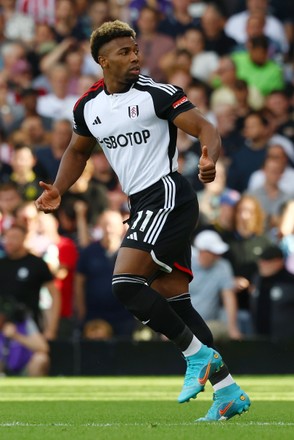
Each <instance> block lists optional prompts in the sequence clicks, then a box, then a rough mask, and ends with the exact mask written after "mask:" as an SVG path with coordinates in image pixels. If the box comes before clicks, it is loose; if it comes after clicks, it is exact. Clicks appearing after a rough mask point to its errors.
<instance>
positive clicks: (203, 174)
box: [198, 146, 216, 183]
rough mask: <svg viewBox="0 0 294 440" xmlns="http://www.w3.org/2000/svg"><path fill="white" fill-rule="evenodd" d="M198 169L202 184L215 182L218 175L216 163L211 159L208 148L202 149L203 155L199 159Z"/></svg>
mask: <svg viewBox="0 0 294 440" xmlns="http://www.w3.org/2000/svg"><path fill="white" fill-rule="evenodd" d="M198 169H199V174H198V177H199V180H200V181H201V182H202V183H209V182H213V181H214V179H215V174H216V170H215V163H214V161H213V160H212V159H211V157H209V155H208V149H207V147H206V146H203V147H202V154H201V157H200V159H199V164H198Z"/></svg>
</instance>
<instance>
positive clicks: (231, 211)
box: [212, 189, 241, 241]
mask: <svg viewBox="0 0 294 440" xmlns="http://www.w3.org/2000/svg"><path fill="white" fill-rule="evenodd" d="M240 197H241V194H240V193H238V191H235V190H233V189H227V190H226V191H224V192H223V193H222V195H221V197H220V201H219V210H218V216H217V218H216V219H215V221H214V222H213V225H212V226H213V229H214V230H215V231H216V232H218V234H219V235H220V236H221V237H222V238H223V240H224V241H227V239H228V237H230V236H231V234H232V232H233V230H234V225H235V205H236V204H237V202H238V201H239V200H240Z"/></svg>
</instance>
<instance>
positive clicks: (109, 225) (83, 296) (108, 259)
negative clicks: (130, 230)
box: [75, 210, 135, 338]
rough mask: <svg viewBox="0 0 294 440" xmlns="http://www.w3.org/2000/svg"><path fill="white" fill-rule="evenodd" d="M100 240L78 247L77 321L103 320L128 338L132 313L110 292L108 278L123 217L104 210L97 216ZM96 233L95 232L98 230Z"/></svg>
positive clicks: (119, 240)
mask: <svg viewBox="0 0 294 440" xmlns="http://www.w3.org/2000/svg"><path fill="white" fill-rule="evenodd" d="M97 228H99V234H100V239H99V240H94V241H93V242H92V243H90V244H89V246H87V247H86V248H84V249H83V250H81V253H80V257H79V261H78V266H77V274H76V280H75V284H76V286H75V292H76V306H77V315H78V318H79V321H80V322H81V323H83V324H87V322H89V321H92V320H93V319H103V320H105V321H106V322H108V323H109V324H110V325H111V327H112V328H113V332H114V333H113V334H114V336H116V337H128V338H131V336H132V334H133V331H134V329H135V320H134V318H133V316H132V315H131V314H130V313H129V312H128V311H127V310H126V309H125V308H124V307H123V305H122V304H121V303H120V302H119V301H118V300H117V298H115V296H114V295H113V294H112V288H111V280H112V273H113V268H114V263H115V259H116V256H117V251H118V249H119V246H120V244H121V240H122V237H123V233H124V225H123V222H122V216H121V214H120V213H119V212H118V211H112V210H106V211H104V212H103V213H102V214H101V215H100V216H99V217H98V219H97V223H96V229H97ZM97 232H98V231H97Z"/></svg>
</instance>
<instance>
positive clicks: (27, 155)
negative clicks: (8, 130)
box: [9, 144, 41, 200]
mask: <svg viewBox="0 0 294 440" xmlns="http://www.w3.org/2000/svg"><path fill="white" fill-rule="evenodd" d="M10 164H11V168H12V172H11V175H10V179H9V181H10V182H14V183H15V184H16V185H17V188H18V190H19V192H20V195H21V198H22V199H23V200H35V199H36V197H39V195H40V194H41V191H40V186H39V181H40V179H41V176H38V175H37V174H36V172H35V171H34V166H35V164H36V157H35V155H34V152H33V150H32V148H31V147H30V146H29V145H27V144H16V145H14V146H13V151H12V155H11V162H10Z"/></svg>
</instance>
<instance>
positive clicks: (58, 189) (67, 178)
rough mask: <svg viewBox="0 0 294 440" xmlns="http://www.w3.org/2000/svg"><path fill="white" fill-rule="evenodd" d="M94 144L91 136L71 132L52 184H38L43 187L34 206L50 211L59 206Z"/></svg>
mask: <svg viewBox="0 0 294 440" xmlns="http://www.w3.org/2000/svg"><path fill="white" fill-rule="evenodd" d="M95 145H96V139H94V138H93V137H85V136H79V135H77V134H75V133H73V136H72V139H71V141H70V143H69V145H68V147H67V149H66V151H65V153H64V155H63V157H62V159H61V162H60V166H59V170H58V173H57V176H56V179H55V182H54V183H53V185H51V184H48V183H45V182H40V186H41V187H42V188H43V189H44V191H43V193H42V194H41V196H40V197H39V198H38V199H37V200H36V206H37V208H38V209H39V210H40V211H44V212H52V211H54V210H56V209H57V208H58V207H59V205H60V202H61V196H62V195H63V194H64V193H65V192H66V191H67V190H68V189H69V188H70V187H71V186H72V185H73V184H74V183H75V182H76V180H77V179H78V178H79V177H80V175H81V174H82V172H83V170H84V168H85V166H86V163H87V160H88V159H89V157H90V155H91V152H92V150H93V148H94V146H95Z"/></svg>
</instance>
